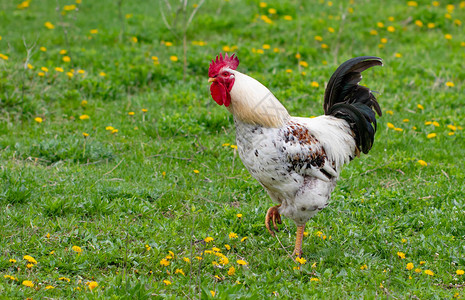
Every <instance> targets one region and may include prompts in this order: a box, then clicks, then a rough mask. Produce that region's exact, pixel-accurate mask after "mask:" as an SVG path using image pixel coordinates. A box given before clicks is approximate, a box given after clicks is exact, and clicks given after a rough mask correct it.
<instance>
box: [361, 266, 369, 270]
mask: <svg viewBox="0 0 465 300" xmlns="http://www.w3.org/2000/svg"><path fill="white" fill-rule="evenodd" d="M366 269H368V266H367V265H363V266H361V267H360V270H366Z"/></svg>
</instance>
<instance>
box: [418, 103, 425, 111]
mask: <svg viewBox="0 0 465 300" xmlns="http://www.w3.org/2000/svg"><path fill="white" fill-rule="evenodd" d="M417 108H419V109H421V110H423V109H425V107H424V106H423V105H421V104H417Z"/></svg>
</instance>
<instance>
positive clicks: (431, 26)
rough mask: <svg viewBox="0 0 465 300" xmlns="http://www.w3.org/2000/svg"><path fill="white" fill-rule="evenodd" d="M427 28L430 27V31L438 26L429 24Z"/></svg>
mask: <svg viewBox="0 0 465 300" xmlns="http://www.w3.org/2000/svg"><path fill="white" fill-rule="evenodd" d="M427 26H428V28H429V29H433V28H434V27H436V24H434V23H428V25H427Z"/></svg>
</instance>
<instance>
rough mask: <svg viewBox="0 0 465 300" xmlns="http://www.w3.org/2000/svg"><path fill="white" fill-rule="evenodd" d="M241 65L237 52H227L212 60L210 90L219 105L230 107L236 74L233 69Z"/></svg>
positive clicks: (209, 75)
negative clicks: (231, 53) (229, 54)
mask: <svg viewBox="0 0 465 300" xmlns="http://www.w3.org/2000/svg"><path fill="white" fill-rule="evenodd" d="M238 65H239V59H237V56H235V54H233V55H231V56H228V54H227V53H226V54H225V55H224V57H223V55H222V54H221V53H220V55H218V56H216V59H215V60H212V62H211V64H210V68H209V69H208V77H209V78H208V82H211V83H212V85H211V86H210V92H211V95H212V97H213V100H215V101H216V103H218V104H219V105H223V104H224V106H226V107H228V106H229V104H231V95H230V94H229V92H230V91H231V89H232V87H233V85H234V80H235V76H234V74H233V72H231V71H232V70H236V68H237V66H238Z"/></svg>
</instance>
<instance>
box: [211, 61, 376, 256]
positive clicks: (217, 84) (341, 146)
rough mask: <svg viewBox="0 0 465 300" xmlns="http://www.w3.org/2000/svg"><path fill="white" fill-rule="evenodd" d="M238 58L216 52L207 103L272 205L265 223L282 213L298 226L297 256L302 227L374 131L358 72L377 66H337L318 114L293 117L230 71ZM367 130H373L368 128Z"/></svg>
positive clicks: (368, 96)
mask: <svg viewBox="0 0 465 300" xmlns="http://www.w3.org/2000/svg"><path fill="white" fill-rule="evenodd" d="M238 64H239V61H238V59H237V58H236V57H235V56H234V55H233V56H228V55H227V54H226V55H225V57H224V58H223V56H222V55H221V54H220V56H219V57H217V58H216V60H215V61H212V64H211V65H210V69H209V81H210V82H212V85H211V87H210V90H211V94H212V97H213V99H214V100H215V101H216V102H217V103H218V104H220V105H225V106H226V107H227V109H228V110H229V111H230V112H231V113H232V114H233V116H234V123H235V125H236V142H237V146H238V150H239V156H240V158H241V160H242V162H243V163H244V166H245V167H246V168H247V170H248V171H249V172H250V174H251V175H252V176H253V177H254V178H255V179H256V180H258V182H260V184H261V185H262V186H263V187H264V189H265V190H266V191H267V192H268V194H269V196H270V197H271V199H272V200H273V201H274V202H276V203H278V205H277V206H274V207H272V208H270V209H269V210H268V212H267V214H266V218H265V224H266V227H267V229H268V231H269V232H270V233H271V234H272V235H274V232H273V229H272V227H271V223H272V225H273V227H274V228H275V229H277V225H276V223H281V217H280V215H281V214H282V215H284V216H286V217H288V218H290V219H292V220H294V222H295V223H296V225H297V239H296V244H295V248H294V254H296V255H301V254H302V239H303V232H304V228H305V224H306V222H307V221H308V220H309V219H310V218H312V217H313V216H314V215H315V214H317V213H318V212H319V211H320V210H322V209H323V208H325V207H326V206H327V205H328V201H329V199H330V197H331V193H332V191H333V190H334V188H335V186H336V181H337V179H338V177H339V174H340V172H341V169H342V166H343V165H345V164H347V163H349V162H350V161H351V160H352V159H353V158H354V157H355V156H358V155H359V154H360V152H364V153H368V151H369V150H370V149H371V146H372V144H373V140H374V134H375V132H376V119H375V113H374V111H373V109H375V111H376V112H377V113H378V114H379V115H381V110H380V108H379V105H378V103H377V102H376V99H375V97H374V96H373V94H372V93H371V91H370V90H369V89H368V88H366V87H362V86H359V85H358V83H359V82H360V80H361V72H363V71H364V70H366V69H367V68H370V67H372V66H375V65H382V61H381V59H380V58H377V57H368V56H365V57H358V58H354V59H351V60H349V61H347V62H345V63H344V64H342V65H341V66H340V67H339V68H338V69H337V70H336V72H335V73H334V74H333V76H332V77H331V79H330V80H329V82H328V86H327V88H326V93H325V101H324V110H325V115H323V116H319V117H316V118H299V117H292V116H290V115H289V113H288V112H287V110H286V108H285V107H284V106H283V105H282V104H281V103H280V102H279V101H278V100H277V99H276V97H275V96H274V95H273V94H272V93H271V92H270V91H269V90H268V89H267V88H266V87H265V86H264V85H262V84H261V83H260V82H258V81H257V80H255V79H253V78H251V77H249V76H247V75H245V74H242V73H240V72H238V71H236V68H237V66H238ZM372 124H373V125H374V126H373V125H372Z"/></svg>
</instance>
